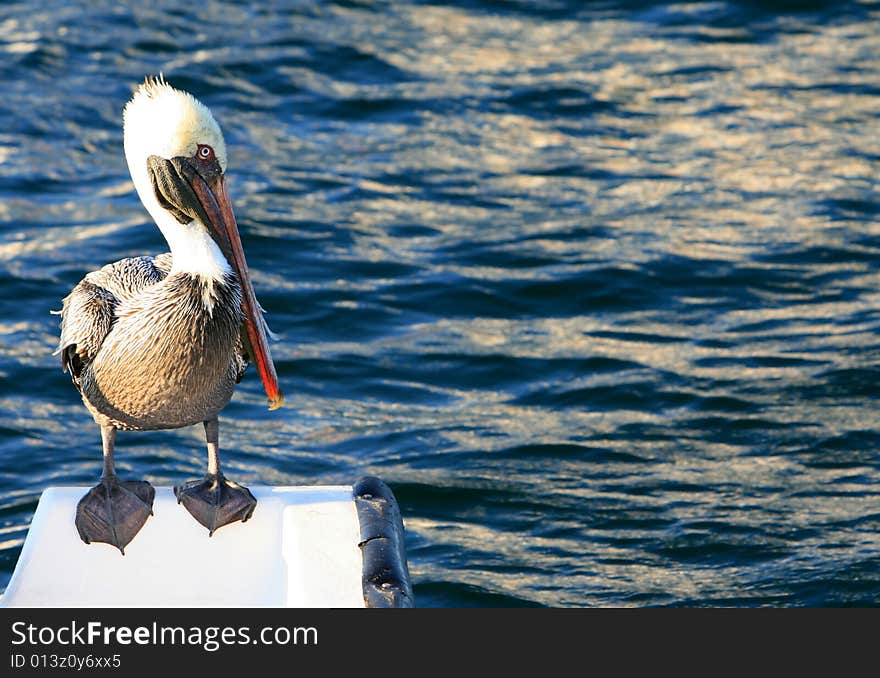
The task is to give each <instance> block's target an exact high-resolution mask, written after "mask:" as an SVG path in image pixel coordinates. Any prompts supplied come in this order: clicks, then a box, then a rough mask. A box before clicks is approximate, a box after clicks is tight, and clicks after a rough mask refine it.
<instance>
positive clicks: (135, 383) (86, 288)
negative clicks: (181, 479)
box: [56, 76, 283, 553]
mask: <svg viewBox="0 0 880 678" xmlns="http://www.w3.org/2000/svg"><path fill="white" fill-rule="evenodd" d="M123 118H124V145H125V156H126V159H127V160H128V167H129V171H130V172H131V177H132V180H133V182H134V186H135V189H136V190H137V193H138V195H139V196H140V199H141V201H142V202H143V204H144V207H146V209H147V211H148V212H149V213H150V216H151V217H152V218H153V220H154V221H155V222H156V225H157V226H158V227H159V230H160V231H162V234H163V235H164V236H165V239H166V240H167V241H168V246H169V248H170V250H171V251H170V252H169V253H165V254H160V255H158V256H156V257H152V258H151V257H134V258H129V259H122V260H121V261H117V262H115V263H112V264H108V265H107V266H104V267H103V268H101V269H100V270H97V271H92V272H91V273H89V274H88V275H86V277H85V278H84V279H83V280H82V281H81V282H80V283H79V284H78V285H77V286H76V287H74V288H73V291H72V292H71V293H70V295H69V296H67V297H66V298H65V299H64V304H63V307H62V310H61V318H62V319H61V342H60V344H59V347H58V351H56V353H59V354H60V355H61V359H62V365H63V368H64V370H65V371H69V372H70V376H71V379H72V380H73V383H74V384H75V385H76V387H77V389H79V392H80V394H81V395H82V399H83V402H84V403H85V405H86V407H87V408H88V410H89V411H90V412H91V414H92V416H93V417H94V419H95V421H96V422H97V424H98V425H99V426H100V427H101V440H102V444H103V450H104V473H103V475H102V476H101V481H100V482H99V483H98V484H97V485H96V486H95V487H94V488H92V489H91V490H90V491H89V492H88V493H87V494H86V495H85V496H84V497H83V498H82V499H81V500H80V502H79V504H78V506H77V511H76V527H77V530H78V531H79V535H80V537H81V538H82V540H83V541H84V542H86V543H87V544H88V543H90V542H93V541H96V542H105V543H108V544H112V545H114V546H116V547H117V548H118V549H119V550H120V551H122V552H123V553H124V548H125V546H126V544H128V543H129V542H130V541H131V540H132V538H133V537H134V536H135V535H136V534H137V532H138V531H139V530H140V529H141V527H142V526H143V524H144V523H145V522H146V520H147V518H148V517H149V516H150V515H152V505H153V497H154V495H155V490H154V489H153V487H152V486H151V485H150V484H149V483H148V482H146V481H142V480H141V481H137V480H135V481H122V480H120V479H119V478H117V476H116V471H115V467H114V462H113V446H114V441H115V438H116V431H117V430H120V429H122V430H140V431H143V430H155V429H172V428H179V427H181V426H189V425H192V424H198V423H202V424H204V427H205V438H206V442H207V448H208V470H207V475H206V476H205V478H204V479H201V480H193V481H190V482H187V483H184V484H183V485H179V486H177V487H175V488H174V492H175V495H176V496H177V499H178V502H179V503H182V504H183V505H184V506H185V507H186V509H187V510H188V511H189V512H190V513H191V514H192V515H193V517H195V519H196V520H198V521H199V522H200V523H201V524H202V525H204V526H205V527H207V528H208V530H210V534H213V532H214V530H216V529H218V528H220V527H222V526H223V525H226V524H228V523H231V522H234V521H236V520H241V521H246V520H247V519H248V518H250V516H251V515H252V514H253V511H254V508H255V506H256V500H255V499H254V497H253V495H252V494H251V493H250V491H249V490H248V489H247V488H246V487H243V486H241V485H238V484H236V483H234V482H232V481H231V480H227V479H226V478H225V477H224V476H223V473H222V472H221V470H220V460H219V448H218V423H217V414H218V413H219V412H220V410H221V409H223V407H224V406H225V405H226V403H227V402H229V399H230V398H231V397H232V390H233V388H234V387H235V384H236V383H238V382H239V381H240V380H241V378H242V375H243V373H244V370H245V368H246V367H247V364H248V362H249V361H253V362H254V363H255V364H256V368H257V371H258V372H259V375H260V378H261V380H262V382H263V386H264V387H265V389H266V394H267V395H268V397H269V405H270V409H275V408H277V407H280V406H281V404H282V402H283V396H282V394H281V391H280V390H279V387H278V378H277V376H276V373H275V366H274V364H273V362H272V357H271V355H270V353H269V347H268V342H267V339H266V335H267V332H268V328H267V327H266V324H265V321H264V320H263V315H262V309H261V308H260V306H259V304H258V303H257V300H256V297H255V296H254V289H253V286H252V285H251V281H250V277H249V275H248V268H247V263H246V262H245V258H244V251H243V249H242V245H241V240H240V239H239V235H238V229H237V226H236V223H235V217H234V216H233V214H232V206H231V204H230V200H229V194H228V193H227V191H226V180H225V171H226V145H225V143H224V141H223V135H222V134H221V133H220V127H219V126H218V125H217V122H216V121H215V120H214V117H213V116H212V115H211V113H210V111H209V110H208V109H207V108H206V107H205V106H204V105H203V104H201V103H200V102H199V101H197V100H196V99H195V98H194V97H192V96H191V95H190V94H187V93H186V92H182V91H180V90H177V89H174V88H173V87H171V86H170V85H168V84H167V83H166V82H165V80H164V79H163V78H162V77H161V76H160V77H158V78H147V80H146V81H145V82H144V84H142V85H140V86H139V87H138V89H137V90H136V91H135V93H134V95H133V96H132V98H131V100H130V101H129V102H128V104H127V105H126V107H125V111H124V115H123Z"/></svg>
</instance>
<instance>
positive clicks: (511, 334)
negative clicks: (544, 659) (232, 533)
mask: <svg viewBox="0 0 880 678" xmlns="http://www.w3.org/2000/svg"><path fill="white" fill-rule="evenodd" d="M144 4H145V5H146V6H144V7H139V8H137V9H131V8H125V7H121V6H117V4H116V3H106V4H101V3H85V2H83V3H74V2H58V1H51V2H50V1H47V2H41V3H39V4H36V3H4V4H3V6H2V8H0V52H2V58H0V88H2V92H3V96H2V98H0V289H2V292H3V293H2V294H0V380H2V388H0V587H2V586H5V585H6V583H8V580H9V577H10V575H11V572H12V569H13V567H14V564H15V562H16V559H17V557H18V554H19V552H20V549H21V546H22V543H23V540H24V537H25V534H26V531H27V526H28V524H29V521H30V519H31V516H32V515H33V511H34V509H35V507H36V504H37V499H38V497H39V494H40V492H41V491H42V490H43V489H44V488H45V487H46V486H48V485H57V484H81V485H90V484H92V483H93V482H94V481H95V479H96V477H97V475H98V474H99V472H100V448H99V438H98V430H97V427H96V426H95V425H94V423H92V421H91V419H90V417H89V416H88V414H87V413H86V411H85V408H84V407H83V406H82V404H81V403H80V402H79V399H78V396H77V395H76V393H75V391H74V390H73V388H72V386H71V384H70V383H69V380H68V379H67V377H66V375H63V374H62V373H61V371H60V365H59V363H58V360H57V358H53V357H52V356H51V355H50V354H51V352H52V350H53V349H54V347H55V343H56V341H57V318H56V317H54V316H51V315H50V314H49V310H50V309H57V308H59V307H60V299H61V298H62V297H63V296H64V295H65V294H66V293H67V291H68V290H69V289H70V288H71V287H72V286H73V285H74V284H75V283H76V282H77V281H78V280H79V279H81V278H82V276H83V275H84V274H85V273H86V272H88V271H89V270H92V269H94V268H96V267H99V266H101V265H103V264H104V263H107V262H110V261H115V260H117V259H119V258H122V257H125V256H131V255H139V254H147V253H157V252H160V251H164V243H163V241H162V239H161V235H160V234H159V232H158V230H157V229H156V228H155V227H154V226H152V225H151V224H150V223H148V219H147V215H146V212H145V211H144V210H143V208H142V207H141V205H140V204H139V202H138V200H137V197H136V196H135V194H134V192H133V190H132V187H131V184H130V182H129V177H128V173H127V168H126V165H125V161H124V158H123V151H122V138H121V109H122V107H123V105H124V104H125V102H126V100H127V99H128V97H129V95H130V93H131V90H132V87H133V86H134V85H135V84H136V83H137V82H138V81H140V80H142V78H143V76H144V75H145V74H147V73H156V72H159V71H162V72H164V74H165V75H166V77H167V78H168V79H169V81H170V82H171V83H172V84H175V85H177V86H179V87H182V88H185V89H188V90H190V91H192V92H193V93H194V94H196V96H198V97H200V98H201V99H202V100H203V101H204V102H205V103H206V104H207V105H208V106H209V107H211V108H212V110H213V111H214V113H215V115H216V116H217V118H218V119H219V121H220V123H221V126H222V127H223V129H224V131H225V134H226V140H227V145H228V146H229V149H230V155H231V160H230V169H229V175H230V192H231V194H232V197H233V202H234V203H235V208H236V214H237V216H238V221H239V226H240V228H241V230H242V234H243V240H244V243H245V248H246V251H247V255H248V260H249V262H250V264H251V270H252V275H253V280H254V284H255V287H256V290H257V294H258V296H259V297H260V299H261V302H262V304H263V306H265V308H266V309H267V311H268V314H269V315H268V317H269V321H270V325H271V326H272V328H273V329H274V330H275V331H276V332H278V333H280V334H281V335H282V339H281V341H280V342H278V343H277V344H275V345H274V347H273V351H274V354H275V356H276V362H277V366H278V371H279V375H280V378H281V381H282V385H283V387H284V390H285V393H286V395H287V403H288V405H287V407H285V408H284V409H282V410H280V411H278V412H268V411H267V410H266V409H265V397H264V395H263V394H262V390H261V387H260V384H259V380H258V379H257V378H256V376H255V373H254V372H253V371H252V370H251V371H250V372H249V374H248V376H247V377H246V378H245V380H244V382H243V383H242V384H241V386H240V387H239V389H238V391H237V393H236V396H235V398H234V399H233V402H232V403H231V404H230V405H229V406H228V407H227V409H226V410H225V411H224V413H223V416H222V417H221V442H222V445H223V448H224V450H225V451H224V459H225V463H226V467H227V469H228V472H229V475H230V476H231V477H233V478H235V479H237V480H239V481H242V482H244V483H250V484H257V483H268V484H294V485H296V484H316V483H350V482H352V481H353V480H354V479H356V478H357V477H359V476H360V475H363V474H374V475H378V476H381V477H382V478H384V479H385V480H386V481H387V482H388V483H389V484H390V485H391V487H392V488H393V490H394V491H395V493H396V495H397V497H398V499H399V502H400V504H401V508H402V511H403V514H404V517H405V521H406V527H407V547H408V556H409V562H410V568H411V572H412V575H413V580H414V584H415V595H416V600H417V602H418V603H419V604H420V605H422V606H520V605H544V606H658V605H659V606H665V605H678V606H693V605H713V606H719V605H720V606H726V605H737V606H767V605H770V606H828V605H877V604H878V602H880V574H878V572H880V482H878V481H880V452H878V447H880V421H878V406H880V403H878V395H880V391H878V388H877V385H876V384H877V381H878V378H880V338H878V330H880V224H878V212H880V193H878V191H877V189H876V186H875V183H876V176H877V173H878V169H880V138H878V134H877V129H878V116H880V88H878V85H877V82H878V76H880V24H878V19H880V3H877V2H853V3H840V2H794V1H789V2H775V3H757V2H741V3H735V2H694V3H678V4H674V5H672V4H665V3H656V2H655V3H651V2H615V1H611V0H609V1H608V2H595V3H581V2H570V3H568V2H563V1H562V0H545V1H543V2H525V1H523V2H518V1H516V0H496V1H495V2H476V1H474V2H464V1H462V2H451V1H450V2H441V1H439V0H438V1H435V2H415V1H409V2H393V3H392V2H358V1H355V0H348V1H342V0H340V1H337V2H307V1H302V2H291V3H284V4H277V5H274V6H271V7H269V8H266V9H259V10H257V9H252V8H250V7H249V3H221V2H210V1H209V2H206V3H199V4H197V5H193V6H192V7H187V8H184V9H180V8H178V7H176V5H177V3H170V2H151V3H144ZM202 441H203V439H202V434H201V431H200V430H198V429H196V428H192V429H184V430H181V431H172V432H155V433H140V434H137V433H129V434H125V433H122V434H120V436H119V439H118V452H119V467H120V469H121V471H122V473H124V474H126V475H128V476H130V477H143V478H146V479H148V480H150V481H151V482H153V483H154V484H161V485H170V484H173V483H178V482H180V481H182V480H184V479H189V478H194V477H196V476H198V475H199V474H201V473H202V472H203V470H204V454H203V447H202V444H203V443H202ZM71 529H72V528H71Z"/></svg>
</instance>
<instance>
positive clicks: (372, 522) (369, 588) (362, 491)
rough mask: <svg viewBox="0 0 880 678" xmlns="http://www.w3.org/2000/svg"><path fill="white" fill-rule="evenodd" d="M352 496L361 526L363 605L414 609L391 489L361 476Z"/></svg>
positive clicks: (398, 510)
mask: <svg viewBox="0 0 880 678" xmlns="http://www.w3.org/2000/svg"><path fill="white" fill-rule="evenodd" d="M352 494H353V498H354V503H355V506H356V507H357V512H358V522H360V526H361V541H360V543H358V546H359V547H360V549H361V554H362V555H363V558H364V577H363V587H364V602H365V603H366V605H367V607H415V602H414V600H413V593H412V585H411V584H410V580H409V568H408V567H407V565H406V544H405V542H404V534H403V520H402V519H401V517H400V508H398V506H397V500H396V499H395V498H394V494H393V493H392V492H391V488H389V487H388V486H387V485H386V484H385V483H383V482H382V481H381V480H379V478H374V477H373V476H364V477H363V478H361V479H360V480H358V481H357V482H356V483H355V484H354V488H353V491H352Z"/></svg>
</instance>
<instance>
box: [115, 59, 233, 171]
mask: <svg viewBox="0 0 880 678" xmlns="http://www.w3.org/2000/svg"><path fill="white" fill-rule="evenodd" d="M123 121H124V140H125V155H126V157H127V158H128V163H129V168H130V169H133V168H132V167H131V166H132V164H133V163H140V164H142V165H143V164H145V163H146V161H147V158H148V157H149V156H151V155H158V156H159V157H162V158H166V159H170V158H173V157H176V156H193V155H194V154H195V152H196V146H197V145H198V144H207V145H208V146H211V147H212V148H213V149H214V155H215V156H216V157H217V160H218V161H219V162H220V167H221V168H222V169H223V171H224V172H225V171H226V144H225V143H224V141H223V134H222V133H221V132H220V126H219V125H218V124H217V121H216V120H214V116H213V115H211V111H209V110H208V108H207V107H206V106H205V105H204V104H202V103H201V102H200V101H199V100H198V99H196V98H195V97H194V96H192V95H191V94H188V93H187V92H183V91H181V90H179V89H175V88H174V87H172V86H171V85H169V84H168V83H167V82H165V79H164V78H163V77H162V76H161V75H160V76H159V77H157V78H147V79H146V80H145V81H144V83H143V84H142V85H139V86H138V88H137V89H136V90H135V92H134V95H133V96H132V97H131V100H130V101H129V102H128V103H127V104H126V106H125V110H124V111H123Z"/></svg>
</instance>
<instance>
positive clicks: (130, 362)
mask: <svg viewBox="0 0 880 678" xmlns="http://www.w3.org/2000/svg"><path fill="white" fill-rule="evenodd" d="M241 322H242V315H241V289H240V287H239V285H238V282H237V281H236V280H235V277H234V276H233V275H228V276H225V277H224V279H223V280H222V281H220V280H211V279H207V278H201V277H199V276H193V275H191V274H189V273H175V274H171V275H169V276H168V277H167V278H165V279H164V280H163V281H161V282H160V283H157V284H156V285H153V286H152V287H150V288H148V289H146V290H144V291H143V292H142V293H141V294H139V295H137V296H135V297H133V298H131V299H129V300H127V301H125V302H124V303H122V304H120V305H119V307H118V308H117V311H116V321H115V323H114V325H113V328H112V329H111V330H110V332H109V333H108V334H107V337H106V339H105V340H104V343H103V344H102V346H101V350H100V351H99V352H98V354H97V355H96V356H95V360H94V362H93V363H92V364H91V365H90V367H89V370H88V372H87V374H86V375H84V379H83V395H84V396H86V398H87V401H88V402H89V404H90V405H92V407H93V408H94V409H97V410H98V411H100V412H101V413H102V414H103V415H105V416H107V417H109V419H110V420H111V421H112V422H113V423H114V425H117V427H118V428H128V429H155V428H175V427H179V426H187V425H190V424H195V423H198V422H201V421H205V420H207V419H210V418H212V417H213V416H215V415H216V414H217V412H219V411H220V409H222V408H223V406H225V405H226V403H227V402H229V399H230V398H231V397H232V390H233V388H234V386H235V382H236V378H237V376H238V364H239V363H238V356H237V352H238V350H239V349H238V346H239V345H240V344H239V342H240V338H239V337H240V335H239V332H240V330H239V328H240V326H241Z"/></svg>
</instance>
